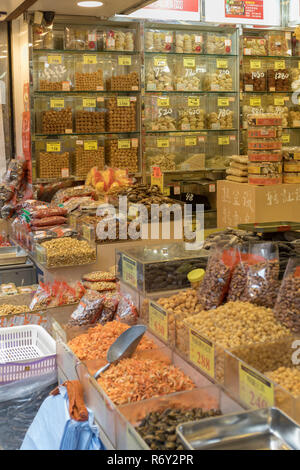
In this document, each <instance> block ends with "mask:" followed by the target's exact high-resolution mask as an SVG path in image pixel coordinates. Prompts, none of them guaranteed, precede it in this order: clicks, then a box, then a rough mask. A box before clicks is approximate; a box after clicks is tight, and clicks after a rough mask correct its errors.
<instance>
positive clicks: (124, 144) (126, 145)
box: [118, 139, 131, 149]
mask: <svg viewBox="0 0 300 470" xmlns="http://www.w3.org/2000/svg"><path fill="white" fill-rule="evenodd" d="M130 148H131V142H130V140H129V139H119V140H118V149H130Z"/></svg>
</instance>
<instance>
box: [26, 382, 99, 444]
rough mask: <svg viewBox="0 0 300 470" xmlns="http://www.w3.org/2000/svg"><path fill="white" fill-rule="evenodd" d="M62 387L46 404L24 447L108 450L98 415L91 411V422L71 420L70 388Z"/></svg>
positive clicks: (48, 398) (29, 431) (37, 417)
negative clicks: (96, 420) (68, 389)
mask: <svg viewBox="0 0 300 470" xmlns="http://www.w3.org/2000/svg"><path fill="white" fill-rule="evenodd" d="M59 390H60V393H59V394H58V395H50V396H49V397H47V398H46V399H45V400H44V402H43V403H42V405H41V407H40V409H39V411H38V413H37V414H36V416H35V418H34V420H33V422H32V423H31V426H30V427H29V429H28V431H27V433H26V436H25V438H24V441H23V443H22V445H21V448H20V450H104V449H105V448H104V445H103V443H102V441H101V440H100V438H99V429H98V427H97V426H96V425H95V424H94V414H93V413H92V412H91V411H90V410H88V413H89V417H88V421H83V422H81V421H75V420H73V419H71V418H70V415H69V403H68V394H67V389H66V388H65V387H63V386H60V387H59Z"/></svg>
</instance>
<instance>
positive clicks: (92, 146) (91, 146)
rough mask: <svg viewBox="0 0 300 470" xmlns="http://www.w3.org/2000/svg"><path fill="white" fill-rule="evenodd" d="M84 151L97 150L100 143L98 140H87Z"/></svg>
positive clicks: (84, 143)
mask: <svg viewBox="0 0 300 470" xmlns="http://www.w3.org/2000/svg"><path fill="white" fill-rule="evenodd" d="M83 148H84V150H97V149H98V142H97V140H85V141H84V142H83Z"/></svg>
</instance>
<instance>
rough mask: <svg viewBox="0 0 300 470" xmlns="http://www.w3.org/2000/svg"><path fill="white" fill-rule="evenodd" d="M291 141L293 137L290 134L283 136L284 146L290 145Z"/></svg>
mask: <svg viewBox="0 0 300 470" xmlns="http://www.w3.org/2000/svg"><path fill="white" fill-rule="evenodd" d="M290 140H291V136H290V135H289V134H283V135H282V136H281V141H282V142H283V143H284V144H288V143H289V142H290Z"/></svg>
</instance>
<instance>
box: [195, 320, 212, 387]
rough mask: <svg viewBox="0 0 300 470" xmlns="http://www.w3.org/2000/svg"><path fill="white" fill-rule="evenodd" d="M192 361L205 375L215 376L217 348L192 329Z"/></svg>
mask: <svg viewBox="0 0 300 470" xmlns="http://www.w3.org/2000/svg"><path fill="white" fill-rule="evenodd" d="M189 344H190V360H191V362H193V363H194V364H195V365H196V366H197V367H198V368H199V369H201V370H202V372H204V373H205V374H207V375H209V376H210V377H212V378H214V376H215V348H214V345H213V343H212V342H211V341H209V340H208V339H206V338H204V337H203V336H201V335H199V333H197V332H196V331H194V330H193V329H191V328H190V331H189Z"/></svg>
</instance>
